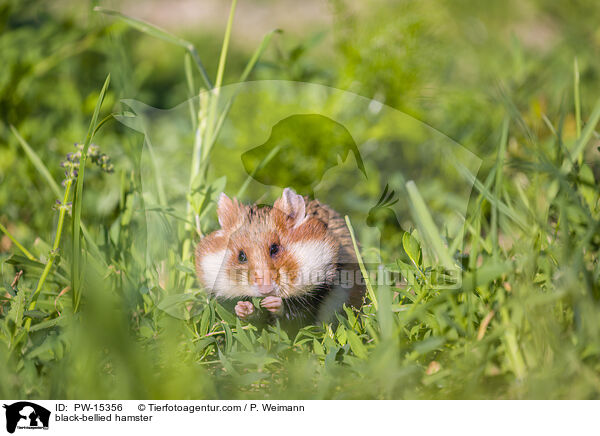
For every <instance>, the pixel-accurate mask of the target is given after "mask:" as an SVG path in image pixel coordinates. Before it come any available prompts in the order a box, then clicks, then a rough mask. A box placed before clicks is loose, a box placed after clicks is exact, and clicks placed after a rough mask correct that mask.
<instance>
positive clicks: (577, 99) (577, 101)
mask: <svg viewBox="0 0 600 436" xmlns="http://www.w3.org/2000/svg"><path fill="white" fill-rule="evenodd" d="M573 71H574V74H573V93H574V94H575V127H576V129H577V130H576V131H577V139H579V138H580V137H581V98H580V95H579V64H578V63H577V58H575V61H574V62H573ZM580 163H581V162H580Z"/></svg>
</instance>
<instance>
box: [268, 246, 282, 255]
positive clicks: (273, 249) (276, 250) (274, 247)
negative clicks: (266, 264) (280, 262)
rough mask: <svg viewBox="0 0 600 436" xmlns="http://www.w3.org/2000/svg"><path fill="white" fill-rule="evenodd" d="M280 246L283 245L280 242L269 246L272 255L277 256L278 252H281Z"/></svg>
mask: <svg viewBox="0 0 600 436" xmlns="http://www.w3.org/2000/svg"><path fill="white" fill-rule="evenodd" d="M280 248H281V247H280V245H279V244H271V246H270V247H269V254H270V255H271V257H273V256H276V255H277V253H279V249H280Z"/></svg>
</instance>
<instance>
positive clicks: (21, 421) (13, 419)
mask: <svg viewBox="0 0 600 436" xmlns="http://www.w3.org/2000/svg"><path fill="white" fill-rule="evenodd" d="M3 407H4V408H5V409H6V431H7V432H9V433H14V432H15V430H16V429H17V428H18V429H27V430H36V429H44V430H47V429H48V424H49V423H50V411H49V410H48V409H46V408H44V407H42V406H40V405H38V404H35V403H31V402H29V401H19V402H17V403H13V404H10V405H8V404H5V405H4V406H3Z"/></svg>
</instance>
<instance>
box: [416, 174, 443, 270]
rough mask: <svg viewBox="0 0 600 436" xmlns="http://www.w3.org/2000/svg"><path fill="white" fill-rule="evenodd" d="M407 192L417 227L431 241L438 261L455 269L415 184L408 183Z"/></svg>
mask: <svg viewBox="0 0 600 436" xmlns="http://www.w3.org/2000/svg"><path fill="white" fill-rule="evenodd" d="M406 190H407V191H408V196H409V197H410V204H411V206H412V207H411V210H412V211H413V214H414V219H415V221H416V223H417V226H418V227H420V228H421V230H422V233H423V236H425V238H426V239H427V240H428V241H429V244H430V245H431V248H432V249H433V251H434V253H435V254H436V255H437V256H438V260H439V261H440V262H441V264H442V265H443V266H444V267H445V268H448V269H452V268H454V262H453V261H452V257H451V256H450V255H449V254H448V250H446V247H445V246H444V242H443V241H442V238H441V237H440V234H439V232H438V229H437V227H436V225H435V223H434V222H433V218H432V217H431V214H430V213H429V210H428V209H427V206H426V205H425V201H424V200H423V197H421V194H420V193H419V190H418V189H417V185H416V184H415V182H414V181H412V180H410V181H408V182H407V183H406Z"/></svg>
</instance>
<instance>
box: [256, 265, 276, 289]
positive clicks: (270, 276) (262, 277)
mask: <svg viewBox="0 0 600 436" xmlns="http://www.w3.org/2000/svg"><path fill="white" fill-rule="evenodd" d="M254 285H255V286H256V288H257V289H258V292H260V293H261V294H262V295H269V294H271V293H273V291H274V290H275V274H274V272H273V271H269V270H265V271H258V270H257V271H255V272H254Z"/></svg>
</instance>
